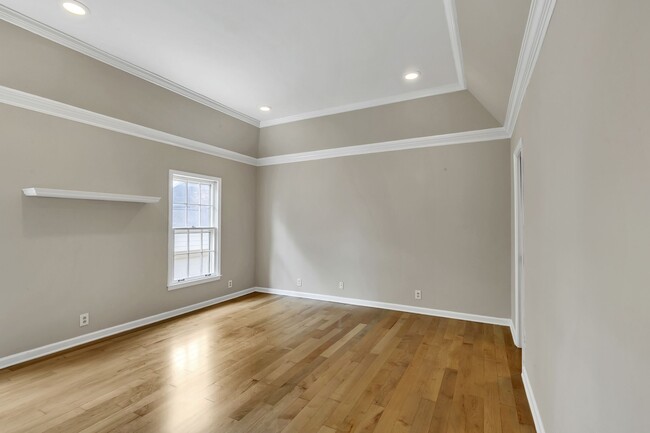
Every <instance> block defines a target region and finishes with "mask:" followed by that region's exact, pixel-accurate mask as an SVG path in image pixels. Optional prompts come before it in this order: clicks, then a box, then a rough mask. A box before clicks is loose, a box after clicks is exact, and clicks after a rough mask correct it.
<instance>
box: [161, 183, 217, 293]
mask: <svg viewBox="0 0 650 433" xmlns="http://www.w3.org/2000/svg"><path fill="white" fill-rule="evenodd" d="M174 176H179V177H184V178H192V179H196V180H197V181H200V182H203V183H208V182H209V183H212V184H213V191H212V194H213V196H212V201H213V202H214V203H213V205H212V208H213V218H214V219H216V221H215V220H213V221H212V226H211V227H210V228H212V229H215V231H216V239H215V240H214V242H215V263H214V275H210V276H209V277H206V276H202V277H196V278H193V279H188V280H187V281H182V282H178V281H176V280H174V227H173V224H172V222H173V219H174V213H173V210H174V206H173V204H174V203H173V199H172V198H173V195H174V185H173V184H174ZM221 182H222V181H221V178H220V177H216V176H209V175H203V174H197V173H189V172H186V171H179V170H169V178H168V187H167V188H168V195H167V204H168V212H169V213H168V218H169V219H168V223H167V226H168V227H167V290H169V291H171V290H177V289H183V288H185V287H191V286H196V285H197V284H203V283H209V282H211V281H217V280H220V279H221ZM215 196H216V198H215ZM188 228H190V227H188Z"/></svg>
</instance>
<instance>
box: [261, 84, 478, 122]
mask: <svg viewBox="0 0 650 433" xmlns="http://www.w3.org/2000/svg"><path fill="white" fill-rule="evenodd" d="M461 90H465V86H464V85H461V84H458V83H454V84H448V85H445V86H440V87H434V88H430V89H423V90H417V91H415V92H409V93H402V94H399V95H395V96H388V97H385V98H379V99H372V100H370V101H363V102H356V103H353V104H346V105H341V106H338V107H330V108H324V109H322V110H314V111H308V112H306V113H300V114H294V115H292V116H286V117H279V118H277V119H269V120H262V121H261V122H260V128H267V127H269V126H275V125H282V124H284V123H291V122H297V121H299V120H307V119H313V118H316V117H323V116H330V115H332V114H340V113H347V112H348V111H356V110H363V109H364V108H372V107H378V106H380V105H386V104H394V103H396V102H404V101H410V100H413V99H419V98H426V97H428V96H436V95H444V94H445V93H453V92H458V91H461Z"/></svg>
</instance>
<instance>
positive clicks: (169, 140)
mask: <svg viewBox="0 0 650 433" xmlns="http://www.w3.org/2000/svg"><path fill="white" fill-rule="evenodd" d="M0 103H3V104H7V105H12V106H14V107H19V108H24V109H27V110H31V111H35V112H38V113H43V114H47V115H50V116H55V117H60V118H62V119H67V120H72V121H74V122H79V123H83V124H86V125H91V126H96V127H98V128H102V129H107V130H109V131H114V132H119V133H122V134H127V135H131V136H134V137H138V138H144V139H146V140H152V141H157V142H159V143H164V144H168V145H171V146H175V147H180V148H183V149H188V150H193V151H196V152H201V153H205V154H208V155H212V156H217V157H219V158H225V159H229V160H232V161H237V162H241V163H244V164H248V165H253V166H258V167H263V166H267V165H278V164H289V163H294V162H303V161H314V160H318V159H329V158H338V157H342V156H354V155H364V154H368V153H380V152H393V151H398V150H408V149H419V148H424V147H434V146H449V145H452V144H462V143H475V142H479V141H492V140H501V139H506V138H510V135H508V133H507V131H506V130H505V129H504V128H503V127H499V128H492V129H484V130H478V131H466V132H456V133H452V134H443V135H433V136H430V137H418V138H409V139H405V140H396V141H385V142H380V143H371V144H362V145H355V146H347V147H339V148H334V149H324V150H317V151H313V152H301V153H292V154H288V155H278V156H269V157H265V158H254V157H252V156H248V155H243V154H241V153H238V152H234V151H232V150H228V149H223V148H220V147H217V146H213V145H211V144H206V143H202V142H200V141H195V140H191V139H189V138H184V137H179V136H177V135H173V134H169V133H167V132H163V131H159V130H157V129H153V128H149V127H146V126H142V125H137V124H135V123H131V122H127V121H125V120H121V119H115V118H113V117H110V116H106V115H104V114H99V113H95V112H93V111H89V110H85V109H83V108H79V107H75V106H72V105H68V104H64V103H62V102H58V101H53V100H51V99H47V98H43V97H41V96H37V95H32V94H30V93H26V92H22V91H20V90H16V89H11V88H9V87H4V86H0Z"/></svg>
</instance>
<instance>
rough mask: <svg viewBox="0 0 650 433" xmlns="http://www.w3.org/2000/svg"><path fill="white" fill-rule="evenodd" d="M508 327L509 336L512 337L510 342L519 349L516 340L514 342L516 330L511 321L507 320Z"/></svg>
mask: <svg viewBox="0 0 650 433" xmlns="http://www.w3.org/2000/svg"><path fill="white" fill-rule="evenodd" d="M508 326H509V327H510V334H511V335H512V341H514V343H515V346H517V347H520V346H519V345H518V344H517V340H516V338H517V337H516V335H517V330H516V329H515V324H514V322H513V321H512V319H509V320H508Z"/></svg>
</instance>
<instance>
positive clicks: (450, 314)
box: [254, 287, 512, 326]
mask: <svg viewBox="0 0 650 433" xmlns="http://www.w3.org/2000/svg"><path fill="white" fill-rule="evenodd" d="M254 290H255V291H256V292H260V293H270V294H272V295H283V296H293V297H296V298H307V299H315V300H318V301H328V302H338V303H339V304H349V305H359V306H362V307H372V308H383V309H384V310H394V311H403V312H405V313H415V314H424V315H426V316H437V317H446V318H448V319H458V320H466V321H469V322H479V323H488V324H490V325H500V326H510V323H511V322H512V321H511V320H510V319H505V318H501V317H491V316H481V315H479V314H469V313H457V312H455V311H446V310H436V309H434V308H422V307H413V306H411V305H402V304H391V303H388V302H378V301H368V300H365V299H355V298H344V297H342V296H331V295H320V294H317V293H306V292H296V291H293V290H280V289H269V288H265V287H255V289H254Z"/></svg>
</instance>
